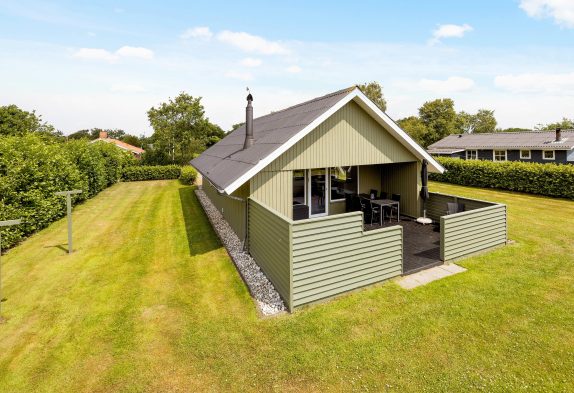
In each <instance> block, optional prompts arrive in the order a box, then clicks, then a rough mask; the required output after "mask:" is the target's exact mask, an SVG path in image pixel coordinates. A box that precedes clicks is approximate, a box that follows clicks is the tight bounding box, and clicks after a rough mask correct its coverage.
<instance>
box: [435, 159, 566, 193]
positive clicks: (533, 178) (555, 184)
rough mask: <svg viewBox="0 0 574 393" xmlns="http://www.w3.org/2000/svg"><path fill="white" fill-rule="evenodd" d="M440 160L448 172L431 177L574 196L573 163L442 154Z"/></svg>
mask: <svg viewBox="0 0 574 393" xmlns="http://www.w3.org/2000/svg"><path fill="white" fill-rule="evenodd" d="M437 161H438V162H440V163H441V164H442V165H443V166H444V167H445V168H446V172H445V173H443V174H436V173H432V174H429V178H430V179H432V180H437V181H441V182H446V183H453V184H460V185H464V186H474V187H485V188H498V189H502V190H510V191H519V192H526V193H530V194H539V195H546V196H552V197H561V198H569V199H574V165H569V164H563V165H558V164H538V163H530V162H518V161H506V162H492V161H481V160H461V159H456V158H448V157H439V158H437Z"/></svg>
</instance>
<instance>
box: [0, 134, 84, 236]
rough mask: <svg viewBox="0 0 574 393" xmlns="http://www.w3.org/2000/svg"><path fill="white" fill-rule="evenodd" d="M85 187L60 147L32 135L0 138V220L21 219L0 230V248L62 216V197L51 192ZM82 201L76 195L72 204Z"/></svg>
mask: <svg viewBox="0 0 574 393" xmlns="http://www.w3.org/2000/svg"><path fill="white" fill-rule="evenodd" d="M87 188H88V182H87V180H86V177H85V176H83V175H82V173H81V172H80V170H79V169H78V168H77V167H76V165H74V163H73V161H72V160H71V159H70V157H69V156H68V154H67V152H66V150H65V149H62V144H60V143H55V142H50V141H49V140H46V139H45V138H41V137H40V136H38V135H32V134H29V135H25V136H17V137H16V136H14V137H2V138H0V220H12V219H17V218H22V219H23V222H24V223H23V224H21V225H18V226H14V227H10V228H4V229H2V230H1V231H2V242H3V245H4V247H10V246H12V245H14V244H16V243H18V242H19V241H21V240H23V239H24V238H25V237H26V236H28V235H30V234H32V233H34V232H36V231H38V230H40V229H42V228H45V227H46V226H48V224H50V223H51V222H53V221H55V220H57V219H58V218H60V217H62V216H63V215H64V214H65V212H66V208H65V202H64V198H63V197H61V196H56V195H54V193H55V192H57V191H63V190H71V189H82V190H86V189H87ZM86 198H87V196H86V195H85V194H79V195H76V196H74V201H81V200H84V199H86Z"/></svg>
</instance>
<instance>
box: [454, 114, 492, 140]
mask: <svg viewBox="0 0 574 393" xmlns="http://www.w3.org/2000/svg"><path fill="white" fill-rule="evenodd" d="M496 124H497V122H496V118H495V117H494V111H491V110H488V109H479V110H478V112H476V114H474V115H472V114H470V113H467V112H465V111H460V112H459V113H458V114H457V115H456V120H455V128H456V131H457V132H458V133H464V132H473V133H477V134H480V133H485V132H496Z"/></svg>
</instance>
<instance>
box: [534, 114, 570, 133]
mask: <svg viewBox="0 0 574 393" xmlns="http://www.w3.org/2000/svg"><path fill="white" fill-rule="evenodd" d="M557 128H561V129H563V130H570V129H574V119H568V118H566V117H563V118H562V121H557V122H555V123H549V124H538V125H537V126H536V127H534V129H536V130H545V131H551V130H555V129H557Z"/></svg>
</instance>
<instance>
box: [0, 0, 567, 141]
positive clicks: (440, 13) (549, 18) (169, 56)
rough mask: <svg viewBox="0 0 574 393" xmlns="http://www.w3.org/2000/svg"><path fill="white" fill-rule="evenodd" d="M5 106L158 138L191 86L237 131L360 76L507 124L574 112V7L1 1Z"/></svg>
mask: <svg viewBox="0 0 574 393" xmlns="http://www.w3.org/2000/svg"><path fill="white" fill-rule="evenodd" d="M0 50H1V58H0V59H1V60H0V105H5V104H11V103H15V104H17V105H19V106H20V107H22V108H24V109H27V110H32V109H35V110H36V111H37V112H38V113H40V114H42V115H43V118H44V119H45V120H47V121H49V122H50V123H52V124H54V125H55V126H56V127H57V128H58V129H61V130H62V131H64V132H65V133H69V132H73V131H75V130H78V129H82V128H92V127H102V128H122V129H125V130H126V131H128V132H130V133H134V134H141V133H146V134H150V133H151V130H150V128H149V125H148V122H147V118H146V111H147V109H149V108H150V107H151V106H154V105H157V104H158V103H160V102H162V101H165V100H166V99H168V98H169V97H173V96H175V95H177V94H178V93H179V92H180V91H186V92H188V93H190V94H192V95H194V96H201V97H203V103H204V106H205V109H206V112H207V115H208V116H209V117H210V119H211V120H212V121H213V122H215V123H217V124H220V125H221V126H222V127H223V128H224V129H227V128H229V126H230V125H231V124H233V123H235V122H238V121H241V120H242V118H243V113H244V104H245V87H246V86H249V87H250V89H251V91H252V92H253V95H254V96H255V102H254V106H255V114H256V116H257V115H263V114H266V113H268V112H269V111H271V110H277V109H281V108H282V107H285V106H288V105H291V104H294V103H297V102H299V101H302V100H305V99H309V98H312V97H315V96H318V95H322V94H326V93H328V92H330V91H334V90H338V89H340V88H343V87H347V86H350V85H352V84H355V83H360V82H364V81H371V80H376V81H378V82H380V83H381V84H382V85H383V87H384V93H385V96H386V98H387V101H388V113H389V114H390V115H391V117H393V118H395V119H399V118H401V117H404V116H408V115H411V114H416V112H417V108H418V107H419V106H420V105H421V104H422V103H424V102H425V101H428V100H431V99H435V98H442V97H450V98H453V99H454V100H455V105H456V109H457V110H466V111H469V112H474V111H476V110H477V109H479V108H487V109H494V110H495V115H496V117H497V119H498V121H499V126H501V127H512V126H516V127H527V128H531V127H533V126H535V125H536V124H538V123H546V122H551V121H556V120H559V119H560V118H561V117H564V116H566V117H571V118H572V117H574V1H572V0H507V1H504V0H499V1H470V0H469V1H446V0H445V1H436V2H430V1H422V0H421V1H403V2H397V1H355V2H348V1H345V2H337V1H330V2H319V1H316V2H311V1H289V2H263V1H250V2H235V1H234V2H221V1H209V2H183V1H182V2H149V3H147V2H135V1H134V2H106V1H104V2H98V4H97V5H95V4H93V2H83V1H69V2H64V1H61V2H56V1H53V2H49V3H48V2H38V1H25V0H24V1H17V2H16V1H13V2H10V1H2V0H0Z"/></svg>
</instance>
